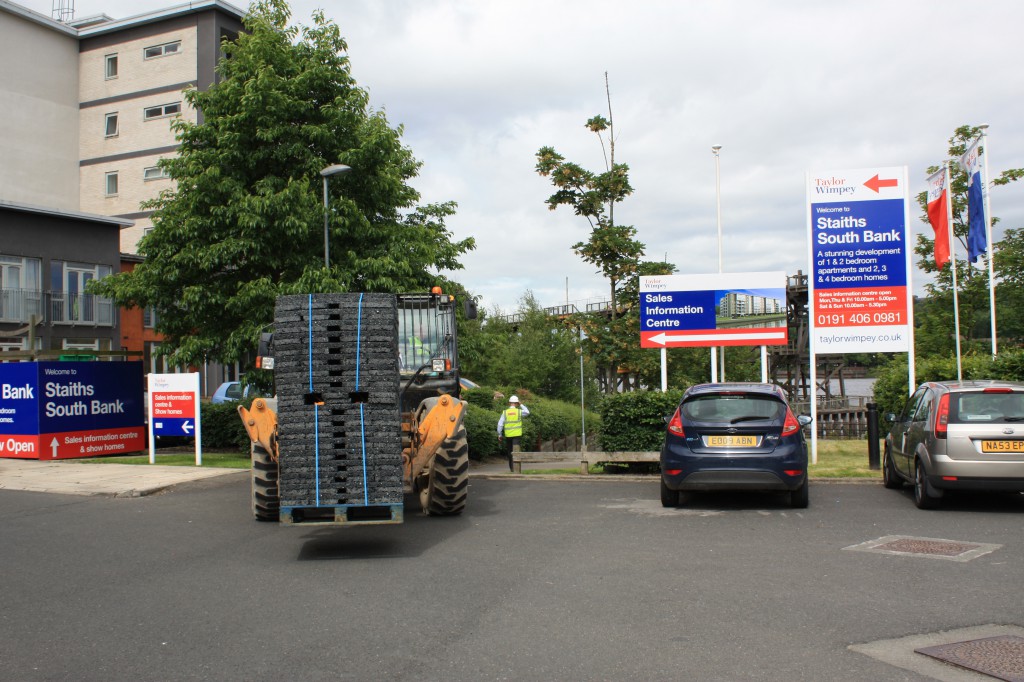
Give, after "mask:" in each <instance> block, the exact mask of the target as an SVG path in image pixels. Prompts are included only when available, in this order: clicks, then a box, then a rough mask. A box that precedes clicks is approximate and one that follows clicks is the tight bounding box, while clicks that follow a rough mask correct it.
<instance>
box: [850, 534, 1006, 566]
mask: <svg viewBox="0 0 1024 682" xmlns="http://www.w3.org/2000/svg"><path fill="white" fill-rule="evenodd" d="M1000 547H1002V545H993V544H989V543H984V542H961V541H958V540H943V539H938V538H916V537H911V536H907V535H886V536H885V537H881V538H878V539H877V540H869V541H868V542H862V543H860V544H859V545H851V546H850V547H844V548H843V549H849V550H853V551H857V552H875V553H876V554H891V555H897V556H921V557H929V558H932V559H948V560H950V561H970V560H971V559H977V558H978V557H980V556H983V555H985V554H988V553H990V552H994V551H995V550H997V549H999V548H1000Z"/></svg>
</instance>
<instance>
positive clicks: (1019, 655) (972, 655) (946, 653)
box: [914, 635, 1024, 682]
mask: <svg viewBox="0 0 1024 682" xmlns="http://www.w3.org/2000/svg"><path fill="white" fill-rule="evenodd" d="M914 651H916V652H917V653H919V654H924V655H925V656H931V657H932V658H937V659H939V660H940V661H945V662H946V663H952V664H953V665H958V666H960V667H961V668H967V669H968V670H974V671H977V672H979V673H984V674H986V675H990V676H992V677H994V678H996V679H999V680H1006V681H1007V682H1024V637H1017V636H1016V635H1002V636H999V637H985V638H984V639H973V640H970V641H967V642H954V643H952V644H942V645H940V646H930V647H923V648H921V649H914Z"/></svg>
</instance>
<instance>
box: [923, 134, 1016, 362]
mask: <svg viewBox="0 0 1024 682" xmlns="http://www.w3.org/2000/svg"><path fill="white" fill-rule="evenodd" d="M979 134H981V128H979V127H976V126H970V125H963V126H960V127H959V128H957V129H956V130H955V131H954V132H953V136H952V137H950V138H949V149H948V153H949V161H948V163H949V175H950V190H949V193H950V199H951V201H952V213H953V238H954V242H955V243H954V244H951V245H950V247H951V252H952V253H951V256H954V257H955V254H956V252H957V251H959V253H960V254H963V255H964V256H966V254H967V232H968V215H967V182H968V178H967V173H966V172H965V171H964V169H963V168H962V167H961V166H960V163H959V160H960V157H961V156H963V155H964V153H965V152H966V151H967V148H968V147H969V146H970V144H971V143H972V142H973V141H974V140H975V139H977V137H978V135H979ZM982 153H984V149H983V150H982ZM941 168H942V167H941V166H932V167H930V168H929V169H928V173H929V175H930V174H932V173H935V172H937V171H939V170H940V169H941ZM1021 177H1024V168H1015V169H1010V170H1005V171H1003V172H1002V173H1000V174H999V175H998V176H997V177H996V178H994V179H992V185H995V186H1001V185H1006V184H1008V183H1010V182H1014V181H1016V180H1019V179H1020V178H1021ZM917 201H918V204H919V206H920V207H921V210H922V216H921V220H922V221H924V222H925V223H926V224H927V223H928V205H927V204H928V193H927V192H922V193H920V194H919V195H918V196H917ZM991 220H992V224H993V225H995V224H996V223H997V222H999V219H998V218H996V217H994V216H993V217H992V218H991ZM1016 239H1019V237H1017V236H1016V235H1015V233H1013V234H1011V233H1010V232H1008V233H1007V240H1010V244H1009V245H1007V244H1006V243H999V244H996V245H995V247H994V248H993V247H992V245H990V246H989V249H990V250H989V252H987V253H986V254H985V255H984V256H982V257H981V259H980V260H979V266H972V265H971V264H970V263H969V262H968V261H967V260H966V258H963V259H960V258H957V261H956V268H957V280H958V282H957V284H958V287H957V288H958V294H959V296H958V303H959V307H960V330H959V331H960V336H961V339H963V341H962V346H963V350H964V352H968V351H978V352H983V351H984V350H985V349H986V348H987V346H988V343H987V340H988V338H989V336H991V320H990V316H989V312H990V311H989V300H988V267H987V261H986V260H985V259H986V258H988V257H989V255H990V254H991V253H993V252H994V253H995V261H994V262H993V266H994V267H995V268H996V269H997V274H999V275H1000V276H1002V272H1003V270H1002V268H1008V270H1009V271H1012V269H1013V268H1014V267H1016V268H1017V269H1018V270H1019V269H1020V267H1021V266H1020V265H1019V264H1020V262H1021V261H1019V260H1018V261H1016V262H1014V261H1013V259H1012V256H1011V255H1009V254H1008V255H1007V256H1002V257H1001V256H1000V250H1001V249H1002V248H1003V247H1006V246H1011V247H1012V243H1013V242H1014V240H1016ZM1004 242H1006V240H1004ZM957 245H959V247H957ZM934 246H935V240H934V239H933V238H931V237H929V236H928V235H927V234H924V233H919V234H918V235H917V244H916V246H915V249H914V250H915V252H916V253H917V255H918V256H919V257H920V259H919V260H918V266H919V267H920V268H921V269H922V270H924V271H925V272H927V273H930V274H934V275H935V279H934V281H932V282H929V283H928V284H926V285H925V289H926V291H927V292H928V300H927V301H922V302H920V303H919V305H917V306H915V309H914V311H915V312H914V314H915V325H916V328H915V332H914V334H915V350H916V352H917V353H918V354H919V355H931V354H943V355H952V354H953V353H954V348H955V338H954V336H953V328H954V326H955V325H954V321H953V275H952V268H951V267H949V266H946V267H944V268H943V269H942V270H939V269H938V268H937V267H936V265H935V258H934ZM1010 250H1011V252H1012V248H1011V249H1010ZM1022 274H1024V273H1022ZM1003 282H1004V283H1006V284H1012V283H1013V282H1020V280H1017V279H1007V278H1006V277H1005V276H1003ZM1000 288H1002V286H1000ZM1004 295H1006V296H1007V298H1012V294H1009V292H1007V293H1006V294H1004ZM996 300H997V302H998V301H999V300H1000V294H999V293H998V292H997V295H996ZM1000 310H1007V311H1008V312H1010V311H1009V310H1008V309H1007V308H1006V307H1005V306H1002V307H1001V308H1000ZM1011 315H1012V317H1013V318H1014V319H1019V318H1018V316H1017V315H1015V314H1013V313H1011ZM996 322H997V324H998V325H999V326H1000V327H1002V326H1003V323H1002V321H1001V320H1000V319H999V314H997V318H996ZM1016 324H1017V325H1018V328H1019V322H1017V323H1016Z"/></svg>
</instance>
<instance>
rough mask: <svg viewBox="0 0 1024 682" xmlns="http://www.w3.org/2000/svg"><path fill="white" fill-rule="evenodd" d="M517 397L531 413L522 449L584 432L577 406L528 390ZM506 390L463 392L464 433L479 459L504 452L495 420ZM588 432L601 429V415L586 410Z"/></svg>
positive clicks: (504, 404) (534, 447)
mask: <svg viewBox="0 0 1024 682" xmlns="http://www.w3.org/2000/svg"><path fill="white" fill-rule="evenodd" d="M516 394H517V395H518V396H520V400H521V401H522V403H523V404H524V405H526V407H527V408H528V409H529V410H530V415H529V416H528V417H526V418H525V419H523V440H522V441H521V442H522V449H523V450H533V449H537V448H539V447H540V444H541V443H542V442H544V441H548V440H555V439H557V438H564V437H566V436H571V435H576V436H579V435H581V434H582V433H583V428H582V427H583V425H582V423H581V419H580V407H579V405H576V404H573V403H567V402H564V401H561V400H551V399H548V398H540V397H537V396H533V395H532V394H530V393H529V392H528V391H521V390H520V391H517V392H516ZM506 395H512V393H511V392H510V391H508V390H505V391H497V392H495V391H492V390H489V389H471V390H469V391H463V393H462V398H463V399H464V400H465V401H466V402H467V403H468V404H467V405H466V417H465V422H466V432H467V437H468V439H469V456H470V457H471V458H472V459H476V460H481V459H484V458H486V457H494V456H500V455H502V454H503V450H502V447H501V444H500V443H499V442H498V420H499V419H500V418H501V412H502V410H504V409H505V408H506V407H507V406H508V403H507V402H506V401H505V396H506ZM586 422H587V434H588V435H590V434H593V433H596V432H598V431H600V429H601V418H600V416H599V415H598V414H597V413H595V412H590V411H588V412H587V413H586Z"/></svg>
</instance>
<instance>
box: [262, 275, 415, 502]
mask: <svg viewBox="0 0 1024 682" xmlns="http://www.w3.org/2000/svg"><path fill="white" fill-rule="evenodd" d="M274 361H275V367H274V380H275V383H276V387H277V397H278V422H279V438H278V445H279V450H280V480H279V485H280V496H281V507H282V509H284V508H286V507H339V506H346V507H347V506H357V507H358V506H376V505H394V504H401V503H402V455H401V452H402V436H401V410H400V408H399V400H398V391H399V374H398V323H397V314H396V299H395V296H394V295H392V294H313V295H312V296H309V295H297V296H282V297H280V298H278V300H277V307H276V309H275V313H274ZM317 402H322V404H320V405H317V404H316V403H317Z"/></svg>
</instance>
